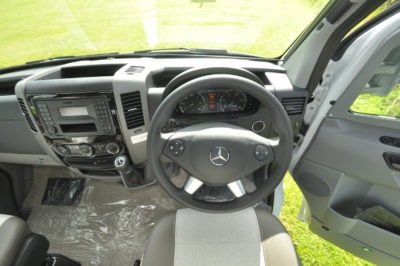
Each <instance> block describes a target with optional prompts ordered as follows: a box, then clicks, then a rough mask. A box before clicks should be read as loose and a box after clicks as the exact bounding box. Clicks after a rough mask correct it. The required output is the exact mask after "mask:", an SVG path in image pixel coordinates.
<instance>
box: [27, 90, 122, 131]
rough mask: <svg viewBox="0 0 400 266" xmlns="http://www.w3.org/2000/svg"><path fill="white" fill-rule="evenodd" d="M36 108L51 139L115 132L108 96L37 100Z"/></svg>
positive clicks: (35, 101) (35, 102) (35, 100)
mask: <svg viewBox="0 0 400 266" xmlns="http://www.w3.org/2000/svg"><path fill="white" fill-rule="evenodd" d="M34 105H35V108H36V110H37V113H38V114H37V115H38V117H39V119H40V121H41V123H42V125H43V127H44V130H45V132H46V134H47V135H48V137H50V138H60V137H80V136H88V135H91V136H97V135H115V133H116V131H115V127H114V123H113V120H112V116H111V111H110V107H109V105H108V102H107V98H106V96H96V97H90V98H89V97H82V98H75V97H65V98H45V99H43V98H36V99H34Z"/></svg>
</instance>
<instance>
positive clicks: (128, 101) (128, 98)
mask: <svg viewBox="0 0 400 266" xmlns="http://www.w3.org/2000/svg"><path fill="white" fill-rule="evenodd" d="M121 102H122V108H123V110H124V116H125V121H126V126H127V128H128V129H132V128H137V127H140V126H143V125H144V118H143V109H142V101H141V98H140V92H138V91H135V92H130V93H124V94H121Z"/></svg>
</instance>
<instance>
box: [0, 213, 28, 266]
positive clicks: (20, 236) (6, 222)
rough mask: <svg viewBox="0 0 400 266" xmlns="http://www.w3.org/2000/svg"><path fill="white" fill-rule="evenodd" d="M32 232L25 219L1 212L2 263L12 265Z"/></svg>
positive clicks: (0, 240) (0, 245)
mask: <svg viewBox="0 0 400 266" xmlns="http://www.w3.org/2000/svg"><path fill="white" fill-rule="evenodd" d="M30 233H31V231H30V230H29V228H28V225H27V224H26V222H25V221H23V220H21V219H20V218H18V217H15V216H10V215H4V214H0V265H1V266H8V265H11V264H12V263H13V261H14V259H15V257H16V256H17V255H18V253H19V252H20V250H21V248H22V245H23V244H24V242H25V240H26V238H27V237H28V235H29V234H30Z"/></svg>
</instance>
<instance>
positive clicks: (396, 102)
mask: <svg viewBox="0 0 400 266" xmlns="http://www.w3.org/2000/svg"><path fill="white" fill-rule="evenodd" d="M350 110H352V111H354V112H358V113H363V114H372V115H383V116H389V117H398V118H400V85H398V86H396V87H395V88H394V89H393V90H392V91H391V92H390V93H389V95H387V96H384V97H382V96H375V95H371V94H360V95H359V96H358V97H357V99H356V100H355V101H354V103H353V105H352V106H351V108H350Z"/></svg>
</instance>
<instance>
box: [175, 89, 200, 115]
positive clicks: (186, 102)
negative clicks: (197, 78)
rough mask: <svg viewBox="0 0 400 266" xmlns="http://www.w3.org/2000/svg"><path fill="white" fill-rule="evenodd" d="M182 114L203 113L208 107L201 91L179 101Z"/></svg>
mask: <svg viewBox="0 0 400 266" xmlns="http://www.w3.org/2000/svg"><path fill="white" fill-rule="evenodd" d="M178 106H179V110H180V111H181V112H182V114H194V113H202V112H204V110H205V109H206V108H207V102H206V100H205V99H204V97H203V96H202V95H200V93H197V92H196V93H192V94H189V95H188V96H186V97H185V98H183V100H182V101H181V102H180V103H179V105H178Z"/></svg>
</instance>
